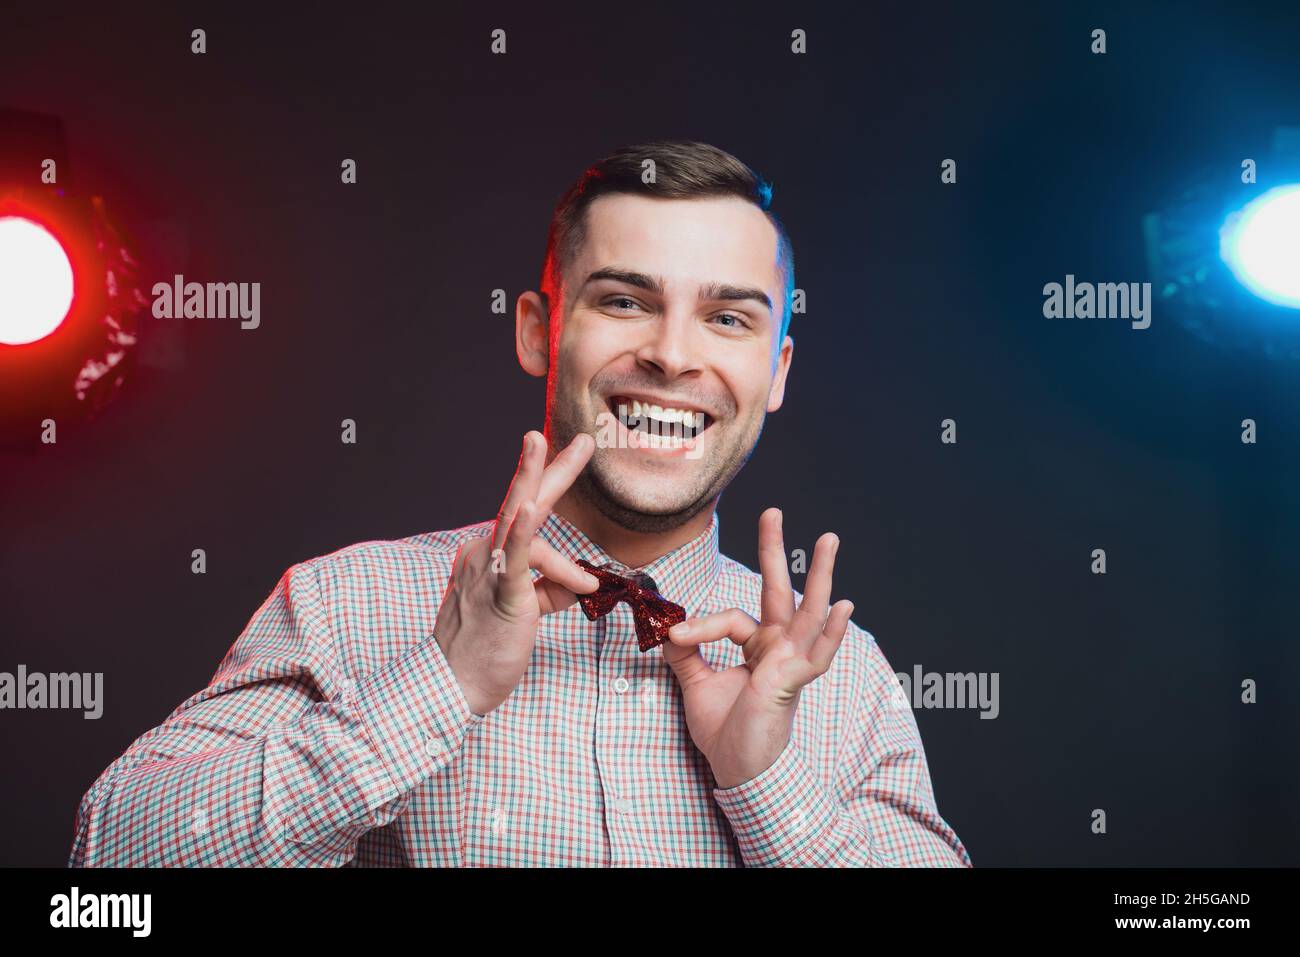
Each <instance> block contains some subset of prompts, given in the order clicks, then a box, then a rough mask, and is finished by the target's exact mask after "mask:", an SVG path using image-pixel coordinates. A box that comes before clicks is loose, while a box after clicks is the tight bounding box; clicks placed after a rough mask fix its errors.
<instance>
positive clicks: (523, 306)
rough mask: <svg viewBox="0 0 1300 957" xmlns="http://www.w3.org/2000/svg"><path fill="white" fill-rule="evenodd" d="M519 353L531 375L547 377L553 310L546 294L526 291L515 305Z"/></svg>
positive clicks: (521, 363) (516, 337)
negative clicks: (551, 314) (548, 303)
mask: <svg viewBox="0 0 1300 957" xmlns="http://www.w3.org/2000/svg"><path fill="white" fill-rule="evenodd" d="M515 353H516V354H517V355H518V356H519V364H520V365H521V366H523V368H524V371H525V372H527V373H528V374H529V375H533V376H544V375H546V367H547V364H548V361H549V357H550V311H549V309H547V301H546V294H545V293H536V292H526V293H523V294H522V295H521V296H520V297H519V301H518V302H516V303H515Z"/></svg>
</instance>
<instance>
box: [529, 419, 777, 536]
mask: <svg viewBox="0 0 1300 957" xmlns="http://www.w3.org/2000/svg"><path fill="white" fill-rule="evenodd" d="M556 404H558V403H556ZM584 419H585V417H584V416H581V415H579V414H576V413H575V411H574V410H573V409H571V408H569V407H565V408H562V409H554V408H553V409H551V410H549V411H548V413H547V423H546V434H547V437H548V438H549V439H550V442H551V447H552V448H553V449H555V450H557V451H558V450H563V449H565V448H567V447H568V445H569V443H570V442H572V441H573V438H574V436H576V435H577V434H578V433H579V432H587V433H588V434H589V435H591V436H592V438H593V439H594V438H596V432H595V431H594V430H595V428H596V426H595V424H594V423H592V424H591V426H590V427H589V428H588V427H587V425H586V423H585V421H581V420H584ZM715 427H716V425H715ZM761 430H762V420H761V419H760V420H759V422H758V423H757V424H756V427H755V428H754V429H753V435H752V436H749V437H748V438H747V440H746V441H745V442H742V443H741V444H740V445H739V446H738V447H733V448H730V449H727V450H725V452H723V453H722V455H721V458H722V461H721V463H720V464H719V465H718V466H716V467H715V468H714V469H713V472H712V475H711V476H710V478H709V481H708V482H706V483H705V487H704V490H703V491H702V492H701V493H700V494H699V495H698V496H696V497H695V498H694V499H693V500H692V501H690V502H689V503H687V504H686V505H683V506H681V507H680V508H677V509H674V510H673V511H670V512H647V511H644V510H643V509H640V508H637V507H636V503H635V502H633V501H632V500H631V497H630V496H629V495H628V494H627V493H626V492H624V491H623V490H621V489H619V488H618V487H617V485H616V482H617V480H616V479H614V480H611V476H610V475H609V474H608V472H606V471H605V469H604V467H603V464H604V462H606V461H607V458H606V456H609V455H614V454H618V453H620V452H622V453H624V454H626V453H628V452H630V451H632V450H630V449H601V448H597V449H596V451H595V452H593V453H592V457H591V460H590V461H589V462H587V465H586V466H585V467H584V468H583V470H582V471H581V472H580V473H578V477H577V478H576V479H574V481H573V485H572V486H570V488H571V489H572V491H573V493H574V495H575V496H576V497H577V498H579V499H580V500H581V501H583V502H585V503H588V504H590V505H591V506H593V507H594V508H595V509H596V510H597V511H598V512H600V514H601V515H603V516H604V517H605V518H607V519H608V520H609V521H611V522H613V523H614V524H616V525H618V526H619V527H620V528H625V529H627V530H628V531H630V532H639V533H643V534H659V533H663V532H670V531H673V530H674V529H677V528H681V526H683V525H685V524H686V523H687V522H689V521H690V520H691V519H693V518H695V516H697V515H699V514H700V513H701V512H702V511H704V510H705V509H707V508H710V507H712V506H714V505H715V504H716V502H717V500H718V499H719V498H720V497H721V496H722V491H723V489H725V488H726V487H727V486H728V485H730V484H731V481H732V479H734V478H735V477H736V476H737V475H738V474H739V473H740V470H741V469H742V468H744V466H745V463H746V462H747V461H748V460H749V456H750V455H751V454H752V453H753V451H754V446H755V444H756V443H757V439H758V434H759V432H760V431H761ZM620 484H621V483H620Z"/></svg>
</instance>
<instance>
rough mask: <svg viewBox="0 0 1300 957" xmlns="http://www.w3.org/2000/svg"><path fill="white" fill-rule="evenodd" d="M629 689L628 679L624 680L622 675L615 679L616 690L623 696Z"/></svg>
mask: <svg viewBox="0 0 1300 957" xmlns="http://www.w3.org/2000/svg"><path fill="white" fill-rule="evenodd" d="M627 689H628V684H627V679H626V678H624V677H623V676H622V675H619V676H618V677H617V678H615V679H614V690H615V691H616V692H618V693H619V694H622V693H623V692H625V691H627Z"/></svg>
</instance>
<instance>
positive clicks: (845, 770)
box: [713, 626, 972, 867]
mask: <svg viewBox="0 0 1300 957" xmlns="http://www.w3.org/2000/svg"><path fill="white" fill-rule="evenodd" d="M854 629H855V632H856V633H857V634H858V635H860V636H862V637H863V638H864V639H865V641H866V643H867V645H868V651H867V655H868V663H869V666H870V667H869V672H870V675H871V681H870V682H869V683H867V687H868V689H869V693H866V694H864V695H863V696H862V697H863V698H864V699H865V700H863V701H862V702H861V703H860V704H859V706H858V707H857V708H855V711H854V714H853V715H852V720H851V722H850V725H849V734H848V737H847V740H846V741H845V743H844V746H843V748H842V749H841V750H840V752H839V755H838V760H837V761H836V768H835V782H836V786H835V787H834V789H828V788H827V787H826V786H824V785H823V783H822V781H821V780H820V779H819V778H818V776H817V775H816V774H815V773H814V772H813V770H812V768H811V767H810V765H809V763H808V761H807V760H806V757H805V755H804V753H803V752H802V751H801V750H800V749H799V747H798V745H797V744H796V743H795V741H794V739H793V738H791V740H790V741H789V743H788V744H787V745H786V747H785V750H784V751H782V752H781V754H780V756H779V757H778V758H777V759H776V761H775V763H773V764H772V765H771V766H770V767H768V768H767V769H766V770H764V771H762V772H761V773H760V774H758V775H757V776H756V777H754V778H752V779H750V780H749V781H746V782H744V783H743V784H740V785H737V786H736V787H732V788H725V789H714V792H713V795H714V798H715V799H716V800H717V802H718V805H719V807H721V808H722V810H723V813H725V814H726V816H727V819H728V821H730V823H731V826H732V829H733V831H734V832H735V834H736V838H737V840H738V841H739V844H740V851H741V856H742V858H743V859H744V861H745V864H746V865H748V866H751V867H773V866H778V867H780V866H784V867H971V866H972V863H971V859H970V854H969V853H968V852H967V850H966V848H965V846H964V845H963V844H962V842H961V840H960V839H959V838H958V837H957V834H956V833H955V832H954V831H953V829H952V828H951V827H949V826H948V824H947V822H946V821H944V819H943V818H942V817H941V816H940V815H939V811H938V808H937V807H936V804H935V799H934V791H933V788H932V786H931V783H930V772H929V769H928V767H927V765H926V760H925V750H924V748H923V747H922V745H921V736H920V732H919V730H918V729H917V726H916V719H915V717H914V715H913V714H912V709H911V706H910V705H907V704H906V703H904V704H903V706H901V707H900V706H898V705H897V703H896V702H898V701H899V699H898V697H897V693H896V690H895V689H897V688H898V683H897V679H896V678H895V676H894V673H893V670H892V669H891V668H890V667H889V663H888V662H887V661H886V660H885V656H884V654H883V652H881V651H880V648H879V646H877V644H876V642H875V640H874V639H872V638H871V637H870V635H867V634H866V633H865V632H862V631H861V630H860V629H856V626H854ZM829 677H830V675H829V674H828V675H826V676H825V678H829ZM825 678H824V679H823V680H825ZM828 698H829V696H828Z"/></svg>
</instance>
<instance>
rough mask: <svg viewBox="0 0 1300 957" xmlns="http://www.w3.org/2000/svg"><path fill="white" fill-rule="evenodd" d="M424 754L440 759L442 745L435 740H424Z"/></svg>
mask: <svg viewBox="0 0 1300 957" xmlns="http://www.w3.org/2000/svg"><path fill="white" fill-rule="evenodd" d="M424 753H425V754H427V755H428V756H429V757H431V758H440V757H442V755H443V750H442V745H441V744H439V743H438V739H437V738H426V739H425V741H424Z"/></svg>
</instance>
